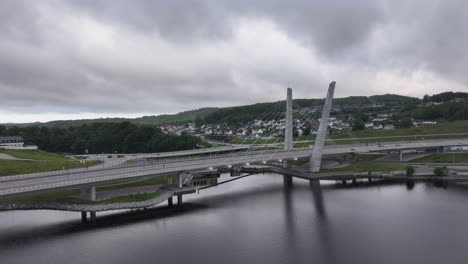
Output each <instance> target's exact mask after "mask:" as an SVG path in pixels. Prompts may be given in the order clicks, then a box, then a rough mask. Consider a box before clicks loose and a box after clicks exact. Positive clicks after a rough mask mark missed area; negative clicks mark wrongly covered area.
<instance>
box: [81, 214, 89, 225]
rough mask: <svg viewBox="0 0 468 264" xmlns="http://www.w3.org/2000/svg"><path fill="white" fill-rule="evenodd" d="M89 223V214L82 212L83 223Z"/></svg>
mask: <svg viewBox="0 0 468 264" xmlns="http://www.w3.org/2000/svg"><path fill="white" fill-rule="evenodd" d="M87 221H88V213H87V212H81V222H82V223H86V222H87Z"/></svg>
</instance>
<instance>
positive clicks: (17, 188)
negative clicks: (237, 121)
mask: <svg viewBox="0 0 468 264" xmlns="http://www.w3.org/2000/svg"><path fill="white" fill-rule="evenodd" d="M463 145H468V139H452V140H449V139H447V140H423V141H412V142H393V143H385V144H376V143H374V144H360V145H334V146H327V147H325V148H324V150H323V154H324V155H337V154H347V153H367V152H383V151H401V150H409V149H428V148H440V147H450V146H463ZM311 154H312V148H297V149H292V150H290V151H284V150H270V151H244V152H234V153H230V154H224V155H213V156H204V157H193V158H185V159H182V160H172V161H166V162H157V163H151V164H147V165H138V166H128V167H117V168H107V169H100V170H91V169H89V170H86V171H60V172H57V173H56V175H52V176H47V177H34V176H30V175H21V176H7V177H2V180H3V182H2V183H1V187H0V197H1V196H10V195H18V194H27V193H31V192H37V191H46V190H53V189H60V188H69V187H78V186H91V185H97V184H101V183H105V182H108V181H113V180H120V179H131V178H137V177H144V176H155V175H167V174H177V173H181V172H184V171H194V170H200V169H207V168H219V167H226V166H228V167H230V166H235V165H244V164H251V163H262V162H267V161H272V160H280V161H282V160H291V159H297V158H304V157H310V156H311Z"/></svg>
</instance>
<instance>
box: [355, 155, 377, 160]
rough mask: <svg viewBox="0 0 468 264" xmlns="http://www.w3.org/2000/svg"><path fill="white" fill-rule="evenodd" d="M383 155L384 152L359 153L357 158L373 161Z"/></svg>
mask: <svg viewBox="0 0 468 264" xmlns="http://www.w3.org/2000/svg"><path fill="white" fill-rule="evenodd" d="M383 156H384V155H382V154H357V155H356V159H357V160H359V161H372V160H375V159H377V158H380V157H383Z"/></svg>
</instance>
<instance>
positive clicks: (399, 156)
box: [398, 150, 403, 161]
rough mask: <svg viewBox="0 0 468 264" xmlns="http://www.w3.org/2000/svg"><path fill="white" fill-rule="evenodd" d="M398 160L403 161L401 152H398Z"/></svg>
mask: <svg viewBox="0 0 468 264" xmlns="http://www.w3.org/2000/svg"><path fill="white" fill-rule="evenodd" d="M398 160H399V161H403V150H399V151H398Z"/></svg>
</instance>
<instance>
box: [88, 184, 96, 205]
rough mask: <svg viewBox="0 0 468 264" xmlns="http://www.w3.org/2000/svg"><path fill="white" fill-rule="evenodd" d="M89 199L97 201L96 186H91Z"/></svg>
mask: <svg viewBox="0 0 468 264" xmlns="http://www.w3.org/2000/svg"><path fill="white" fill-rule="evenodd" d="M89 200H90V201H96V186H94V185H93V186H91V191H90V192H89Z"/></svg>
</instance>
